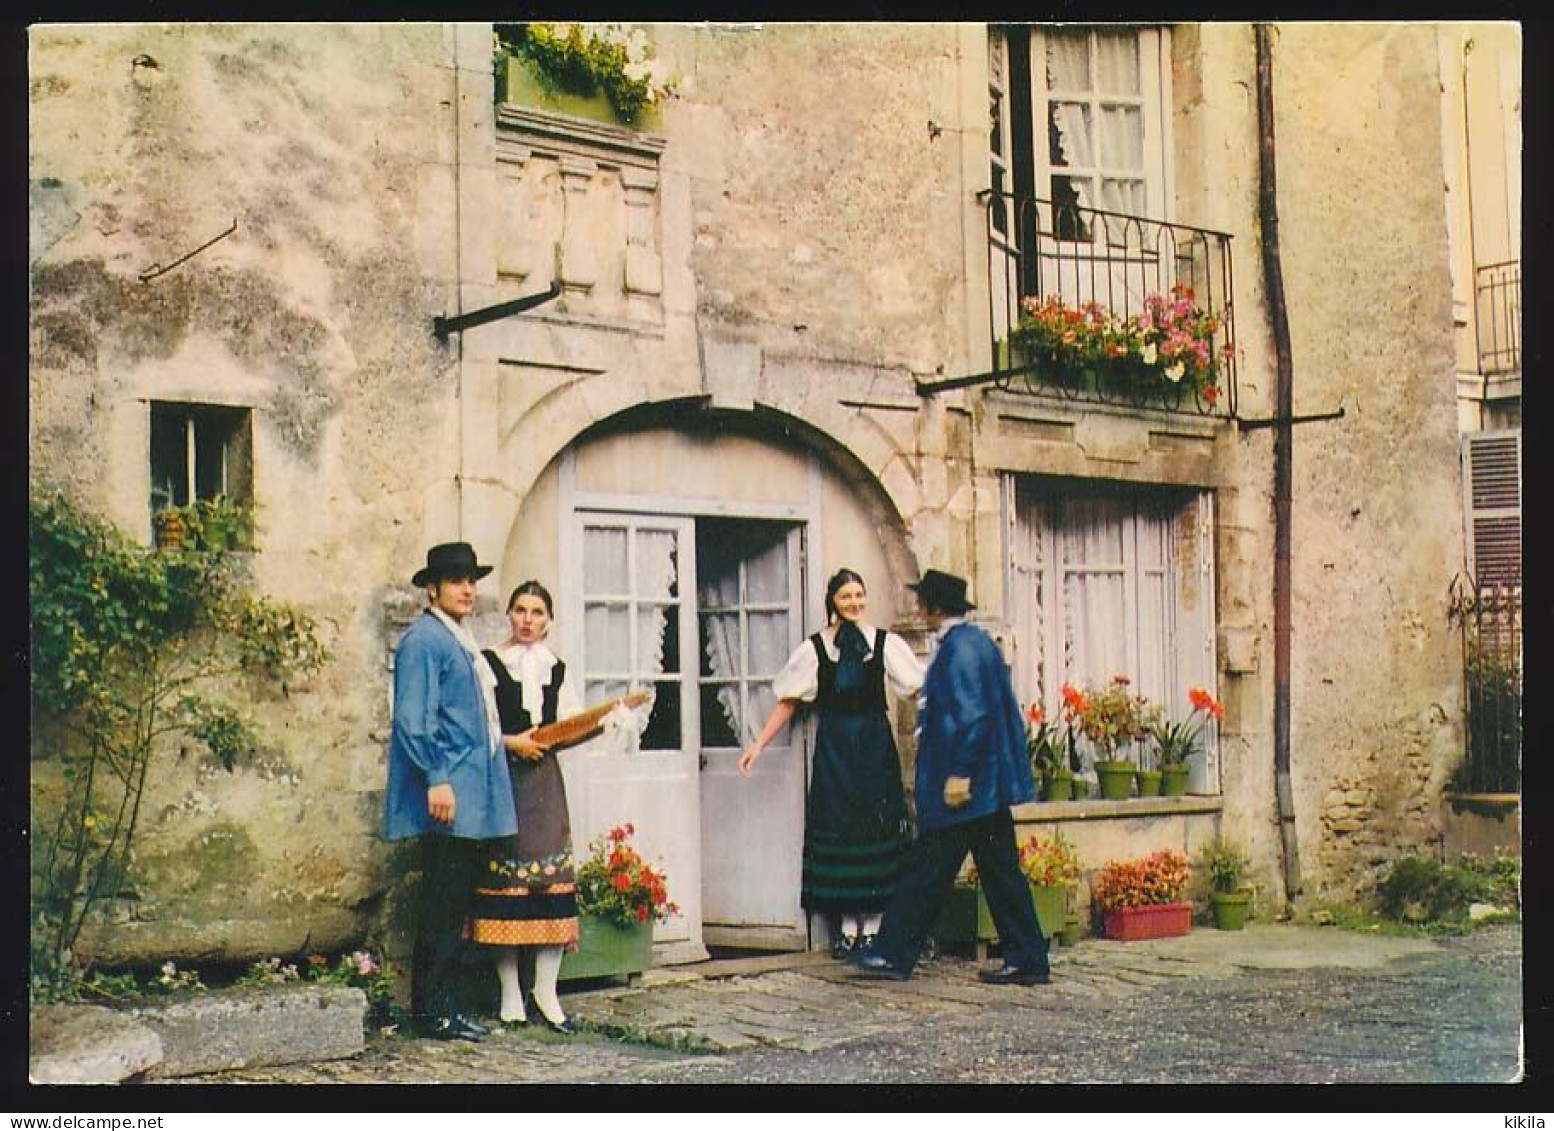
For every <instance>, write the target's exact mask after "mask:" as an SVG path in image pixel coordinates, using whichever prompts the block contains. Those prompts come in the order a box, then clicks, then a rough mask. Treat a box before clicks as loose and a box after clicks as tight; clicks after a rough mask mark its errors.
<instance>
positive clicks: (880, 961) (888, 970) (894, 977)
mask: <svg viewBox="0 0 1554 1131" xmlns="http://www.w3.org/2000/svg"><path fill="white" fill-rule="evenodd" d="M852 964H853V965H854V966H856V967H858V972H859V973H860V974H863V975H864V976H865V977H869V978H889V979H890V980H891V981H892V982H904V981H906V980H907V979H908V978H910V977H911V976H912V972H911V971H910V970H903V969H901V967H899V966H897V965H896V964H895V963H894V962H892V961H890V959H888V958H885V957H884V956H883V955H878V954H875V953H874V952H873V951H864V952H862V953H860V954H856V955H854V956H853V959H852Z"/></svg>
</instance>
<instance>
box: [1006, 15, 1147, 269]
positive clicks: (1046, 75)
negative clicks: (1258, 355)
mask: <svg viewBox="0 0 1554 1131" xmlns="http://www.w3.org/2000/svg"><path fill="white" fill-rule="evenodd" d="M989 34H990V37H991V40H992V42H991V43H990V46H989V57H990V60H993V61H995V63H996V65H997V68H998V69H997V71H996V72H995V70H994V68H993V67H990V68H989V75H990V90H991V91H992V92H993V94H994V97H995V98H997V99H1000V102H999V103H998V105H996V106H995V109H994V119H995V123H1001V122H1007V123H1008V126H1009V130H1008V137H1007V142H1008V146H1009V148H1008V150H1007V163H1008V165H1009V166H1010V171H1011V174H1012V176H1011V180H1012V191H1013V192H1014V193H1015V194H1016V195H1017V196H1022V197H1038V198H1041V199H1044V200H1050V201H1051V202H1052V203H1053V205H1054V207H1055V208H1056V209H1057V210H1058V215H1059V216H1060V217H1061V219H1060V220H1059V221H1057V223H1058V231H1057V233H1056V234H1057V235H1058V236H1059V237H1060V238H1062V239H1068V240H1085V241H1088V240H1090V239H1092V238H1094V232H1093V230H1092V229H1093V224H1092V223H1091V221H1090V220H1089V219H1088V218H1087V217H1086V216H1085V215H1084V212H1083V211H1079V210H1088V209H1100V210H1102V211H1107V212H1116V213H1121V214H1124V215H1128V216H1148V217H1152V218H1156V219H1169V216H1168V215H1167V211H1168V194H1167V192H1166V183H1165V181H1166V169H1167V145H1168V137H1167V123H1168V121H1169V117H1168V112H1167V110H1168V107H1169V104H1170V99H1169V81H1170V65H1169V52H1170V39H1169V36H1170V33H1169V32H1168V31H1166V30H1165V29H1161V28H1133V27H1084V26H1051V25H1049V26H1035V27H1032V26H1024V25H1016V26H1006V27H1002V28H994V29H992V30H991V31H990V33H989ZM993 132H994V135H995V137H998V138H999V140H1002V138H1001V137H1000V136H999V130H998V129H997V128H995V129H994V131H993ZM995 145H996V142H995ZM1000 156H1002V155H1001V154H999V153H997V152H996V151H995V153H994V160H995V168H996V162H997V159H998V158H999V157H1000ZM993 188H994V190H995V191H997V190H998V189H999V185H997V184H996V183H995V184H994V185H993ZM1006 191H1009V190H1006ZM1064 206H1068V209H1066V210H1065V209H1064ZM1022 235H1024V233H1022Z"/></svg>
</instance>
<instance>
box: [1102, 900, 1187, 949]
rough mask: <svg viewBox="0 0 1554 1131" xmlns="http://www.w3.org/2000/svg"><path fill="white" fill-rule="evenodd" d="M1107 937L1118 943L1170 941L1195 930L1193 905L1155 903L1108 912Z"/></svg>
mask: <svg viewBox="0 0 1554 1131" xmlns="http://www.w3.org/2000/svg"><path fill="white" fill-rule="evenodd" d="M1105 926H1106V937H1107V938H1109V939H1114V940H1116V941H1117V942H1139V941H1142V940H1144V939H1169V938H1176V937H1177V936H1179V935H1185V934H1187V933H1188V932H1189V931H1191V930H1192V904H1190V903H1151V904H1146V905H1145V906H1143V907H1119V908H1117V909H1116V910H1115V911H1108V912H1107V913H1106V918H1105Z"/></svg>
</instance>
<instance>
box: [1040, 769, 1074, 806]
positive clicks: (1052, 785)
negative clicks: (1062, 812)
mask: <svg viewBox="0 0 1554 1131" xmlns="http://www.w3.org/2000/svg"><path fill="white" fill-rule="evenodd" d="M1042 785H1043V789H1044V792H1045V795H1046V798H1047V800H1048V801H1069V800H1072V799H1073V796H1074V779H1073V777H1072V775H1069V774H1053V775H1052V776H1050V777H1045V778H1043V779H1042Z"/></svg>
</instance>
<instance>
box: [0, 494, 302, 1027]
mask: <svg viewBox="0 0 1554 1131" xmlns="http://www.w3.org/2000/svg"><path fill="white" fill-rule="evenodd" d="M28 520H29V522H28V528H29V536H30V537H29V545H28V581H29V585H30V590H31V629H32V633H31V646H32V656H31V658H32V664H31V687H30V690H31V693H32V708H33V710H32V714H33V723H34V733H33V750H32V754H33V758H34V761H35V762H37V761H38V760H40V759H42V760H47V761H48V762H50V763H51V765H50V766H49V769H50V770H51V771H57V773H53V772H51V773H49V774H44V775H40V774H38V773H37V772H36V768H35V773H34V796H33V800H34V806H33V817H34V822H35V827H34V841H33V861H32V865H33V867H32V873H33V901H32V906H33V939H32V941H33V974H34V976H33V990H34V993H35V995H36V994H41V995H42V996H49V993H50V992H51V989H52V990H58V989H59V988H60V986H61V984H63V983H68V982H70V981H71V980H72V979H78V978H79V973H80V971H79V970H77V969H75V964H74V963H73V958H72V948H73V947H74V946H75V943H76V940H77V939H78V937H79V936H80V933H81V929H82V927H83V925H84V924H85V922H86V920H87V916H88V914H89V913H90V911H91V910H92V908H93V906H94V905H95V904H96V903H97V902H98V901H99V900H101V899H103V898H105V897H108V896H110V895H113V894H116V893H118V892H119V891H120V890H121V889H123V888H124V887H125V886H126V885H127V884H128V883H129V882H130V872H131V864H132V861H133V844H134V835H135V830H136V827H137V825H138V822H139V818H140V812H141V801H142V798H143V797H144V795H145V788H146V782H147V777H148V774H149V772H150V769H151V767H152V764H153V762H154V761H155V759H156V756H157V754H158V753H159V752H160V751H163V750H165V749H166V748H167V746H168V743H169V742H170V741H173V740H176V739H180V738H181V739H188V740H194V741H197V742H199V743H201V744H203V745H204V746H205V747H206V748H207V749H208V750H209V751H210V753H211V754H212V755H214V756H215V758H216V759H217V760H219V761H220V763H221V764H222V765H223V766H224V767H225V768H226V769H228V770H231V769H232V768H233V767H234V766H235V765H236V764H237V763H238V762H239V761H240V760H241V759H242V758H244V757H245V756H246V755H248V754H249V753H251V752H252V751H253V750H254V749H255V747H256V745H257V744H258V742H259V738H260V736H259V733H258V730H257V728H256V726H255V724H254V722H253V720H252V718H251V717H250V715H249V712H248V710H247V707H249V706H251V705H252V704H253V703H254V702H255V701H257V700H261V699H265V698H274V697H277V696H285V695H286V694H288V693H289V692H290V690H291V682H290V681H293V680H295V679H297V678H299V677H306V676H307V675H309V674H311V673H313V672H315V671H317V670H318V669H319V668H320V667H322V666H323V664H324V663H325V662H326V660H327V659H328V654H327V651H326V649H325V648H324V646H323V644H322V642H321V641H320V639H319V635H318V631H317V626H316V625H315V624H314V622H313V621H312V620H311V619H310V618H309V617H308V616H306V615H305V614H303V613H300V612H298V611H297V610H295V609H292V608H289V607H287V606H285V605H282V604H279V603H277V602H274V601H272V600H270V599H268V598H266V597H265V596H263V595H262V594H259V593H257V592H255V591H254V590H253V588H252V586H251V584H250V582H249V581H248V580H247V579H246V577H245V576H244V574H243V566H242V564H241V562H240V561H239V559H238V558H236V557H234V556H233V555H230V554H226V553H222V552H216V551H208V550H177V551H172V552H158V551H155V550H151V549H148V548H146V547H144V546H141V545H139V544H138V543H136V542H135V541H134V540H132V539H131V538H129V537H128V536H127V535H125V534H124V533H123V532H122V531H121V530H119V529H118V528H117V527H115V526H114V525H113V524H112V523H109V522H107V521H105V520H104V519H102V518H100V517H98V516H96V515H94V514H92V513H91V512H90V511H88V510H86V509H85V508H83V507H82V506H81V505H80V504H79V503H77V502H76V501H75V500H73V499H72V498H71V497H69V496H68V495H65V494H63V493H61V492H58V491H53V490H48V489H40V490H36V491H34V493H33V495H32V497H31V499H30V500H29V507H28ZM45 779H46V780H47V781H48V783H49V788H48V789H46V790H42V791H41V792H40V789H41V787H40V781H41V780H45Z"/></svg>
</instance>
